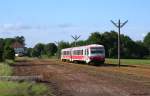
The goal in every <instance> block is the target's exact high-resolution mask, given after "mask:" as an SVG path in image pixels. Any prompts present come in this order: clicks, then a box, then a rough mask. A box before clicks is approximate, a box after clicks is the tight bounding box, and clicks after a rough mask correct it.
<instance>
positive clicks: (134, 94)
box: [13, 59, 150, 96]
mask: <svg viewBox="0 0 150 96" xmlns="http://www.w3.org/2000/svg"><path fill="white" fill-rule="evenodd" d="M13 67H14V75H27V76H29V75H41V76H42V78H41V80H40V81H41V82H44V83H46V84H47V85H48V86H50V87H51V88H52V89H53V92H54V94H55V95H56V96H150V70H149V69H148V68H145V69H144V68H140V67H138V66H121V68H118V67H117V66H109V65H107V66H99V67H95V66H89V65H83V64H72V63H64V62H60V61H59V60H51V59H50V60H46V59H34V60H30V61H28V60H26V61H24V60H20V61H18V62H17V63H16V65H14V66H13Z"/></svg>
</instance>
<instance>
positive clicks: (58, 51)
mask: <svg viewBox="0 0 150 96" xmlns="http://www.w3.org/2000/svg"><path fill="white" fill-rule="evenodd" d="M59 43H60V42H59V41H55V44H57V48H58V49H57V53H56V56H57V55H58V56H57V59H59V58H60V48H59Z"/></svg>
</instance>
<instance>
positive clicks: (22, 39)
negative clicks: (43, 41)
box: [15, 36, 25, 45]
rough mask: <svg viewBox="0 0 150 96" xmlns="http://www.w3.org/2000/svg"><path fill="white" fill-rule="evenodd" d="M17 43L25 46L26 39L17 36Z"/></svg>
mask: <svg viewBox="0 0 150 96" xmlns="http://www.w3.org/2000/svg"><path fill="white" fill-rule="evenodd" d="M15 41H17V42H19V43H21V44H22V45H25V38H24V36H16V37H15Z"/></svg>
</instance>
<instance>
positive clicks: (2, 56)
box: [0, 36, 25, 62]
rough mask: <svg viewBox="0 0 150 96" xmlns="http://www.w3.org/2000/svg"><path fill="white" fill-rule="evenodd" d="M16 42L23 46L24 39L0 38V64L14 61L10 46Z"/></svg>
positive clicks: (13, 53)
mask: <svg viewBox="0 0 150 96" xmlns="http://www.w3.org/2000/svg"><path fill="white" fill-rule="evenodd" d="M16 41H17V42H19V43H21V44H23V45H25V38H24V37H23V36H16V37H14V38H5V39H3V38H0V62H2V61H4V60H6V59H12V60H14V59H15V51H14V49H13V48H12V44H13V43H14V42H16Z"/></svg>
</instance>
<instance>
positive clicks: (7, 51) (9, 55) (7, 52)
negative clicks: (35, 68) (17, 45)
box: [3, 46, 15, 60]
mask: <svg viewBox="0 0 150 96" xmlns="http://www.w3.org/2000/svg"><path fill="white" fill-rule="evenodd" d="M3 57H4V58H5V59H12V60H14V59H15V51H14V49H13V48H11V47H9V46H5V48H4V54H3Z"/></svg>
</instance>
